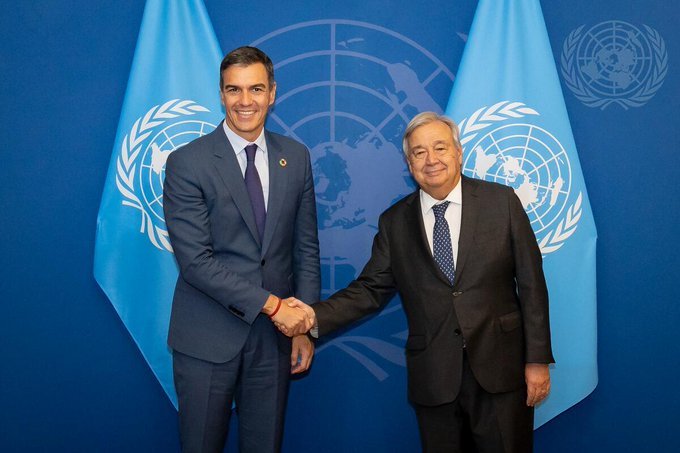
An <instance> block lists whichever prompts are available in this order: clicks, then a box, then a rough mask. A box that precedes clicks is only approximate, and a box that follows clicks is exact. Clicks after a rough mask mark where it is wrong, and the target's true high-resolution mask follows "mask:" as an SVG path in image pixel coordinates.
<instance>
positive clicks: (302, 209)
mask: <svg viewBox="0 0 680 453" xmlns="http://www.w3.org/2000/svg"><path fill="white" fill-rule="evenodd" d="M293 276H294V279H295V291H294V293H295V297H297V298H298V299H300V300H301V301H303V302H305V303H308V304H310V303H314V302H316V301H317V300H319V297H320V294H321V275H320V269H319V238H318V231H317V224H316V196H315V195H314V178H313V177H312V165H311V162H310V159H309V151H307V150H306V149H305V178H304V189H303V192H302V195H301V199H300V205H299V207H298V210H297V214H296V216H295V232H294V244H293Z"/></svg>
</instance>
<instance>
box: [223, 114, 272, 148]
mask: <svg viewBox="0 0 680 453" xmlns="http://www.w3.org/2000/svg"><path fill="white" fill-rule="evenodd" d="M222 126H223V127H224V133H225V134H226V135H227V140H229V143H230V144H231V147H232V148H234V153H235V154H236V155H237V156H238V155H239V153H240V152H242V151H243V150H244V149H245V147H246V146H248V145H250V144H251V143H255V144H256V145H257V147H258V148H260V149H261V150H262V152H263V153H264V155H265V156H266V155H267V141H266V140H265V139H264V129H262V131H261V132H260V135H258V137H257V138H256V139H255V141H253V142H249V141H248V140H246V139H245V138H243V137H241V136H240V135H238V134H237V133H236V132H234V131H232V130H231V129H230V128H229V126H227V122H226V121H224V122H223V123H222Z"/></svg>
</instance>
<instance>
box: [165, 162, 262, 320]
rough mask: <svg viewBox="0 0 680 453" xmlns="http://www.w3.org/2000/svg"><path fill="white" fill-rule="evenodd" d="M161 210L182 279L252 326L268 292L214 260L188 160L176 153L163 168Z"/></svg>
mask: <svg viewBox="0 0 680 453" xmlns="http://www.w3.org/2000/svg"><path fill="white" fill-rule="evenodd" d="M163 210H164V212H165V222H166V224H167V226H168V232H169V234H170V242H171V244H172V247H173V250H174V253H175V258H176V259H177V263H178V264H179V268H180V273H181V274H182V278H183V279H184V280H185V281H186V282H187V283H188V284H190V285H191V286H193V287H194V288H196V289H198V290H199V291H202V292H203V293H205V294H206V295H208V296H210V297H211V298H212V299H214V300H216V301H217V302H219V303H220V304H222V305H223V306H224V307H225V308H227V309H228V310H229V311H230V312H231V313H233V314H234V315H235V316H238V317H239V318H241V319H242V320H244V321H245V322H247V323H249V324H251V323H252V322H253V321H254V320H255V318H256V317H257V315H258V314H259V313H260V311H261V310H262V306H263V305H264V303H265V301H266V300H267V297H269V292H268V291H266V290H265V289H263V288H260V287H258V286H256V285H253V284H252V283H250V282H249V281H248V280H246V279H244V278H243V277H241V276H239V275H238V274H237V273H235V272H232V271H231V270H230V269H229V268H228V267H226V266H225V265H223V264H222V263H220V262H219V261H217V260H216V259H215V258H214V255H213V246H212V242H213V240H212V236H211V233H210V217H209V215H208V207H207V205H206V201H205V198H204V196H203V192H202V190H201V187H200V183H199V180H198V177H197V176H196V175H195V172H194V170H193V168H192V166H191V162H190V159H189V158H187V157H186V156H181V155H180V154H178V153H177V152H175V153H173V154H171V155H170V157H169V158H168V161H167V164H166V170H165V183H164V185H163Z"/></svg>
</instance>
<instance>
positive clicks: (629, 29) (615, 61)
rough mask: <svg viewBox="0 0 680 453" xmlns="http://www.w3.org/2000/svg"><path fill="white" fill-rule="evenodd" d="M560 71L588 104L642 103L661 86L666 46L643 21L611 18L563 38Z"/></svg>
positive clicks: (629, 104)
mask: <svg viewBox="0 0 680 453" xmlns="http://www.w3.org/2000/svg"><path fill="white" fill-rule="evenodd" d="M561 63H562V64H561V66H562V75H563V77H564V79H565V82H566V84H567V86H568V87H569V88H570V89H571V91H572V92H574V94H575V95H576V97H577V98H579V99H580V100H581V101H583V102H584V103H585V104H586V105H588V106H590V107H601V108H605V107H607V106H608V105H610V104H619V105H621V106H623V107H624V108H628V107H639V106H641V105H644V104H645V103H646V102H647V101H649V99H650V98H651V97H652V96H653V95H654V94H655V93H656V91H657V90H658V89H659V88H660V87H661V84H662V83H663V80H664V78H665V76H666V72H667V68H668V58H667V52H666V45H665V43H664V40H663V38H662V37H661V35H659V33H658V32H657V31H656V30H654V29H653V28H651V27H648V26H647V25H643V26H642V29H641V28H638V27H636V26H635V25H632V24H630V23H628V22H624V21H620V20H611V21H606V22H601V23H599V24H597V25H594V26H592V27H591V28H589V29H587V30H586V29H585V26H580V27H578V28H577V29H575V30H573V31H572V32H571V33H570V34H569V36H568V37H567V39H566V40H565V42H564V46H563V50H562V58H561Z"/></svg>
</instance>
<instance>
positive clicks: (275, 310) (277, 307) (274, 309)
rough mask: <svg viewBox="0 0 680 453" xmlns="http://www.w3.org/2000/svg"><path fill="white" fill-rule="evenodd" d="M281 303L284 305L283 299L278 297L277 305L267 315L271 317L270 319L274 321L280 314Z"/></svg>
mask: <svg viewBox="0 0 680 453" xmlns="http://www.w3.org/2000/svg"><path fill="white" fill-rule="evenodd" d="M274 297H276V296H274ZM281 303H282V301H281V298H279V297H276V305H275V306H274V308H273V310H271V311H270V312H269V314H268V315H267V316H269V319H272V318H274V316H276V314H277V313H278V312H279V309H280V308H281Z"/></svg>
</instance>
